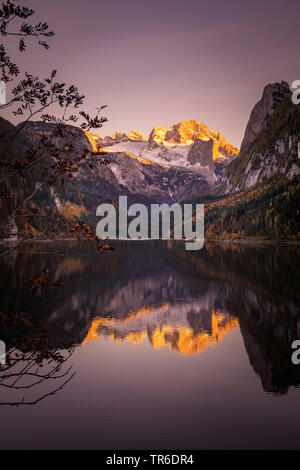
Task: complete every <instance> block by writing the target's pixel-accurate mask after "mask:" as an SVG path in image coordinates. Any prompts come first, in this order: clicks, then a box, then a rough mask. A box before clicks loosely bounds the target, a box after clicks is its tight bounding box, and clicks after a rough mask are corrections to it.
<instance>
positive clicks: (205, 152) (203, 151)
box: [187, 139, 217, 170]
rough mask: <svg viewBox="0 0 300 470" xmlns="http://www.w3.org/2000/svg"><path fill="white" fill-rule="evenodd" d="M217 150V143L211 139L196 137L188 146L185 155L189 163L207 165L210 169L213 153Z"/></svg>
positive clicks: (212, 165) (211, 167)
mask: <svg viewBox="0 0 300 470" xmlns="http://www.w3.org/2000/svg"><path fill="white" fill-rule="evenodd" d="M216 151H217V144H216V142H215V141H214V140H213V139H209V140H201V139H197V140H195V142H194V143H193V145H192V146H191V148H190V151H189V153H188V155H187V159H188V161H189V162H190V163H191V165H195V164H196V163H200V165H201V166H207V167H209V168H210V169H211V170H213V167H214V163H213V160H214V153H215V152H216Z"/></svg>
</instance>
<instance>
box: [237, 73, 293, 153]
mask: <svg viewBox="0 0 300 470" xmlns="http://www.w3.org/2000/svg"><path fill="white" fill-rule="evenodd" d="M290 94H291V93H290V88H289V85H288V83H286V82H284V81H282V82H281V83H271V84H269V85H267V86H266V87H265V88H264V91H263V94H262V98H261V99H260V100H259V101H258V103H256V105H255V106H254V108H253V110H252V112H251V115H250V119H249V122H248V124H247V127H246V130H245V135H244V138H243V140H242V143H241V152H243V151H244V150H245V149H246V148H247V146H248V145H249V144H250V143H251V142H253V140H254V139H255V137H256V136H257V134H258V133H259V132H260V131H261V130H262V128H263V127H264V126H265V125H266V121H267V118H268V117H269V116H271V114H272V113H273V111H274V110H275V109H276V107H277V106H278V104H279V103H281V102H282V101H283V100H284V99H285V98H287V97H288V96H290Z"/></svg>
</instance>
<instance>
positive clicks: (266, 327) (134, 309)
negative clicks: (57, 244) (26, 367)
mask: <svg viewBox="0 0 300 470" xmlns="http://www.w3.org/2000/svg"><path fill="white" fill-rule="evenodd" d="M32 249H34V248H32ZM32 249H31V251H32ZM51 251H54V249H51ZM1 263H2V266H1V272H2V275H3V282H2V287H1V295H2V299H3V307H2V308H3V311H4V312H5V313H7V314H8V315H11V314H12V312H15V311H16V308H17V307H16V305H17V304H19V305H22V308H23V309H26V310H25V311H27V312H32V315H34V312H39V313H40V314H41V315H42V316H43V317H44V318H46V319H47V322H48V326H49V344H50V345H51V346H52V347H53V348H58V347H60V346H61V345H63V344H65V343H66V342H68V341H69V342H70V341H71V342H73V343H75V344H80V343H82V342H86V341H88V340H89V339H92V338H94V337H97V336H98V335H106V336H110V337H111V338H113V339H114V340H115V341H121V340H126V341H130V342H131V343H134V344H137V343H138V342H140V341H142V340H144V339H146V338H147V339H148V340H149V341H150V342H151V344H152V345H153V347H155V348H160V347H163V346H168V347H169V348H170V349H171V350H173V351H179V352H182V353H184V354H194V353H197V352H198V353H199V352H201V351H202V350H204V349H205V348H206V347H207V346H211V345H215V344H218V342H219V341H220V340H221V339H222V337H223V336H224V334H225V333H226V332H227V331H229V330H230V329H232V328H233V327H235V326H236V325H237V321H238V322H239V325H240V328H241V332H242V335H243V338H244V343H245V347H246V350H247V353H248V355H249V359H250V363H251V365H252V367H253V368H254V370H255V371H256V372H257V373H258V374H259V375H260V377H261V380H262V384H263V387H264V389H265V390H266V391H270V392H275V393H284V392H286V391H287V389H288V387H289V386H290V385H295V384H298V383H300V376H299V375H300V374H299V372H298V369H297V367H296V366H294V365H293V364H292V363H291V359H290V357H291V349H290V345H291V342H292V341H293V339H296V338H299V337H300V310H299V305H300V301H299V300H300V299H299V296H300V294H299V288H298V286H299V285H300V283H299V274H298V266H299V247H296V246H278V245H268V246H267V245H250V246H249V245H238V244H222V245H221V244H214V243H209V244H207V245H206V247H205V248H204V249H203V250H201V251H199V252H186V251H185V250H184V245H183V244H180V243H170V242H166V243H162V242H161V243H152V242H149V243H148V242H145V243H142V242H136V243H135V242H131V243H130V244H129V245H125V244H122V246H120V247H119V248H118V250H117V251H116V252H115V253H110V254H105V255H97V256H95V252H94V251H93V248H92V247H89V248H86V249H84V250H83V249H82V248H81V249H80V251H79V249H76V247H73V248H72V249H71V250H70V255H69V256H67V257H62V256H59V255H57V256H56V255H26V256H24V255H19V256H17V257H15V258H13V257H9V258H6V260H5V262H4V261H3V260H2V261H1ZM4 263H5V264H4ZM43 269H44V270H47V271H48V273H49V274H48V275H49V278H50V279H52V280H53V281H59V282H61V283H62V284H63V285H62V286H59V287H49V288H47V289H44V290H43V289H41V290H40V292H37V295H36V296H35V297H32V296H31V295H30V293H29V289H28V284H26V283H25V282H24V281H25V280H28V279H30V278H32V277H34V276H36V275H37V274H38V272H37V271H38V270H40V271H41V270H43ZM237 319H238V320H237ZM18 334H24V335H26V334H28V332H27V331H26V327H24V326H22V327H20V330H19V331H18ZM3 339H4V340H6V342H7V344H8V345H9V346H13V345H15V343H14V341H15V340H13V338H12V336H10V337H6V338H3Z"/></svg>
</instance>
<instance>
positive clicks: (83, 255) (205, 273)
mask: <svg viewBox="0 0 300 470" xmlns="http://www.w3.org/2000/svg"><path fill="white" fill-rule="evenodd" d="M115 246H116V249H117V250H116V251H115V252H112V253H105V254H102V255H100V254H98V253H96V251H95V249H94V247H93V246H92V245H87V246H85V245H78V244H76V243H74V242H59V243H58V242H52V243H38V244H37V243H36V244H30V243H26V244H25V245H24V246H23V247H22V254H14V255H10V256H6V257H2V258H1V257H0V276H1V284H0V293H1V300H2V304H1V309H0V312H1V313H0V339H1V340H2V341H4V342H5V344H6V349H7V363H6V365H5V366H3V367H2V366H0V405H3V406H0V420H1V423H5V426H4V427H3V432H1V431H0V442H1V444H0V448H4V449H6V448H10V449H15V448H24V449H31V448H39V449H45V448H51V449H52V448H54V449H55V448H58V449H65V448H67V449H69V448H77V449H81V448H85V449H90V448H92V449H98V448H102V449H132V448H139V449H145V448H151V449H183V448H185V449H187V448H195V449H198V448H199V449H221V448H226V449H232V448H240V449H241V448H299V439H298V438H297V436H298V434H297V432H298V427H299V420H300V411H299V406H298V405H299V398H300V389H299V388H298V386H299V384H300V366H297V365H294V364H292V361H291V355H292V352H293V350H292V349H291V344H292V342H293V341H294V340H295V339H299V338H300V309H299V307H300V291H299V286H300V282H299V281H300V279H299V264H300V263H299V261H300V253H299V251H300V248H299V246H297V245H279V244H272V245H271V244H270V245H260V244H237V243H223V244H220V243H207V244H206V245H205V247H204V248H203V249H202V250H200V251H199V252H197V251H195V252H188V251H185V249H184V244H183V243H180V242H167V241H166V242H162V241H161V242H150V241H149V242H138V241H137V242H129V243H125V242H115ZM24 252H27V254H24ZM45 252H50V254H46V253H45ZM37 279H39V280H40V281H42V282H37ZM4 404H5V405H7V404H14V405H19V406H14V407H11V406H5V405H4ZM25 405H32V406H25ZM82 430H84V432H82Z"/></svg>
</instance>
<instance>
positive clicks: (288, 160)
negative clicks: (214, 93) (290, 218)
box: [221, 82, 300, 193]
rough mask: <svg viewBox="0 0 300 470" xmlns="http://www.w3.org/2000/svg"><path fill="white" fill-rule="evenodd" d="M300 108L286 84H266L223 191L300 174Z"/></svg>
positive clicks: (228, 167) (290, 177)
mask: <svg viewBox="0 0 300 470" xmlns="http://www.w3.org/2000/svg"><path fill="white" fill-rule="evenodd" d="M299 142H300V105H294V104H293V103H292V101H291V93H290V91H289V88H288V85H287V84H286V83H285V82H281V83H274V84H271V85H267V86H266V87H265V89H264V93H263V97H262V99H261V100H260V101H259V102H258V103H257V104H256V105H255V107H254V109H253V111H252V113H251V116H250V120H249V123H248V125H247V129H246V132H245V137H244V139H243V143H242V147H241V153H240V155H239V156H238V158H236V159H235V160H234V161H232V162H231V163H230V164H229V165H228V166H227V168H226V170H225V176H224V178H223V182H222V186H221V191H222V192H225V193H230V192H236V191H240V190H242V189H247V188H249V187H251V186H253V185H254V184H256V183H257V182H260V181H262V180H263V179H264V178H269V177H271V176H273V175H275V174H276V175H277V174H278V175H279V176H281V177H282V176H283V177H286V178H287V179H292V178H293V177H294V176H296V175H299V174H300V159H299Z"/></svg>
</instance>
